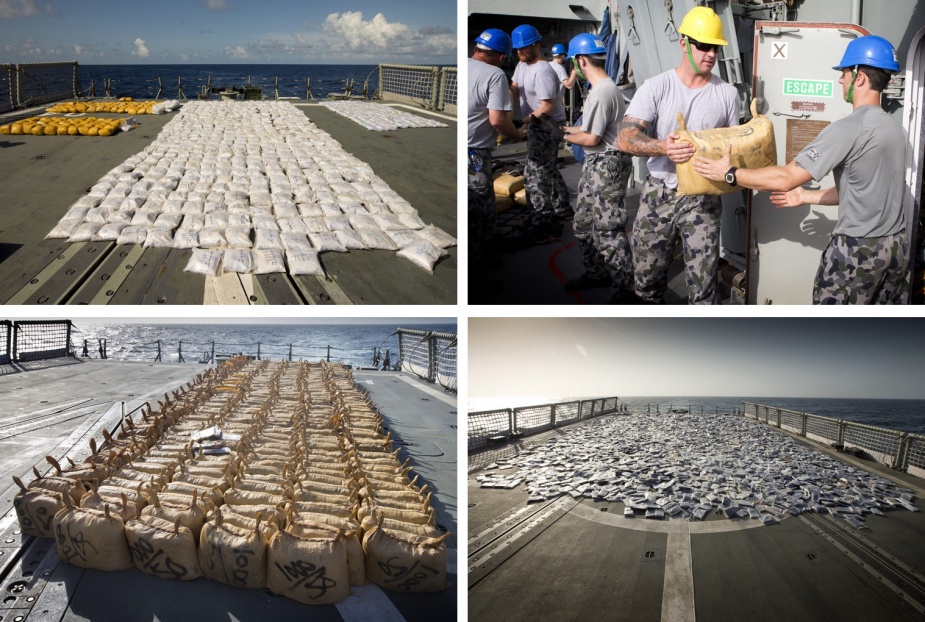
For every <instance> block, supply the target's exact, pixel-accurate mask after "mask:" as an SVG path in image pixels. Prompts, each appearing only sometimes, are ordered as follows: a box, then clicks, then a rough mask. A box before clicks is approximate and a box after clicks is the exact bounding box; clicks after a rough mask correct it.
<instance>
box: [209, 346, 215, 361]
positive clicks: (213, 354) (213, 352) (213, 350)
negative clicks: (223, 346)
mask: <svg viewBox="0 0 925 622" xmlns="http://www.w3.org/2000/svg"><path fill="white" fill-rule="evenodd" d="M209 365H215V342H214V341H213V342H212V358H210V359H209Z"/></svg>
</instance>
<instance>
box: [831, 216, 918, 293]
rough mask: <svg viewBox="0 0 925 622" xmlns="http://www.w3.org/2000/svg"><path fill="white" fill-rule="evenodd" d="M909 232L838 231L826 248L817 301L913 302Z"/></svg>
mask: <svg viewBox="0 0 925 622" xmlns="http://www.w3.org/2000/svg"><path fill="white" fill-rule="evenodd" d="M908 256H909V243H908V240H907V239H906V234H905V232H900V233H897V234H894V235H887V236H883V237H880V238H852V237H850V236H847V235H834V236H832V239H831V240H830V241H829V244H828V246H826V247H825V250H824V251H823V252H822V259H821V260H820V262H819V270H818V271H817V272H816V282H815V284H814V285H813V304H816V305H820V304H821V305H845V304H851V305H854V304H862V305H863V304H905V303H907V302H909V278H908V276H909V274H908V270H907V267H908V266H907V260H908Z"/></svg>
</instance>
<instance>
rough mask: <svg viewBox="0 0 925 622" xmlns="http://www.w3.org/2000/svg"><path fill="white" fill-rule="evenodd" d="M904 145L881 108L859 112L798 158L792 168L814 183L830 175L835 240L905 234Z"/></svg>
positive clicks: (897, 128) (828, 129)
mask: <svg viewBox="0 0 925 622" xmlns="http://www.w3.org/2000/svg"><path fill="white" fill-rule="evenodd" d="M905 144H906V138H905V136H904V135H903V130H902V128H901V127H900V126H899V124H898V123H896V122H895V121H894V120H893V119H891V118H890V115H888V114H887V113H886V112H884V111H883V109H882V108H880V107H879V106H861V107H859V108H858V109H857V110H855V111H854V112H852V113H851V114H849V115H848V116H847V117H844V118H842V119H839V120H838V121H835V122H834V123H832V124H831V125H829V126H828V127H826V128H825V129H824V130H822V131H821V132H820V133H819V135H818V136H817V137H816V140H814V141H813V142H811V143H810V144H809V145H807V146H806V148H805V149H803V151H801V152H800V153H799V155H797V157H796V158H795V161H796V163H797V164H798V165H799V166H801V167H802V168H803V169H804V170H806V172H808V173H809V174H810V175H812V176H813V179H815V180H816V181H819V180H821V179H822V178H823V177H825V176H826V174H828V172H829V171H833V172H834V176H835V186H836V187H837V188H838V222H837V223H835V230H834V232H835V233H836V234H838V235H847V236H851V237H855V238H878V237H882V236H885V235H893V234H895V233H899V232H900V231H902V230H903V229H905V227H906V221H905V216H904V213H903V191H904V188H905V182H904V175H905V168H906V163H905V157H906V150H905Z"/></svg>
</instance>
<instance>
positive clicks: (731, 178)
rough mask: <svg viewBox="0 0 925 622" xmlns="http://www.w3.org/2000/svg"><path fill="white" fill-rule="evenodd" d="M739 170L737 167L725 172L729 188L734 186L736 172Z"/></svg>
mask: <svg viewBox="0 0 925 622" xmlns="http://www.w3.org/2000/svg"><path fill="white" fill-rule="evenodd" d="M737 170H739V167H737V166H733V167H732V168H731V169H729V170H728V171H726V183H727V184H729V185H730V186H735V185H736V171H737Z"/></svg>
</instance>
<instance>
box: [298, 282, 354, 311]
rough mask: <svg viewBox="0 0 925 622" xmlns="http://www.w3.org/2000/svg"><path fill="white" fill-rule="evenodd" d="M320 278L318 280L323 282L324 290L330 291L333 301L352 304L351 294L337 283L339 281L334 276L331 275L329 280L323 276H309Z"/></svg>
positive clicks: (339, 303)
mask: <svg viewBox="0 0 925 622" xmlns="http://www.w3.org/2000/svg"><path fill="white" fill-rule="evenodd" d="M309 278H315V279H318V282H319V283H321V287H323V288H324V291H326V292H327V293H328V296H330V297H331V302H333V303H334V304H338V305H352V304H353V301H352V300H350V296H348V295H347V293H346V292H345V291H344V290H342V289H341V287H340V285H338V284H337V281H335V280H334V277H331V280H330V281H329V280H328V279H327V278H325V277H323V276H316V277H309Z"/></svg>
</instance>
